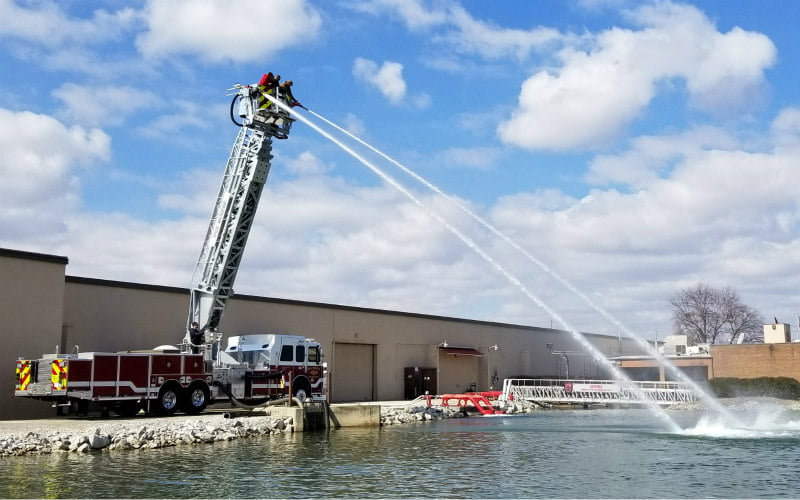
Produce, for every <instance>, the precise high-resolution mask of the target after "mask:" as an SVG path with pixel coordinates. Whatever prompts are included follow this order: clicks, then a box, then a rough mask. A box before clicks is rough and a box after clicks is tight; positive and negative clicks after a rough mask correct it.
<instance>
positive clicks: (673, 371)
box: [308, 109, 738, 426]
mask: <svg viewBox="0 0 800 500" xmlns="http://www.w3.org/2000/svg"><path fill="white" fill-rule="evenodd" d="M308 112H309V113H311V114H312V115H314V116H315V117H317V118H318V119H320V120H322V121H323V122H325V123H327V124H328V125H330V126H332V127H334V128H335V129H337V130H339V131H340V132H342V133H344V134H346V135H347V136H348V137H350V138H352V139H353V140H355V141H357V142H358V143H360V144H361V145H363V146H365V147H366V148H368V149H370V150H371V151H373V152H374V153H376V154H378V155H380V156H381V157H383V158H384V159H385V160H387V161H389V162H390V163H392V164H393V165H395V166H396V167H398V168H399V169H401V170H402V171H403V172H405V173H406V174H408V175H410V176H411V177H413V178H414V179H415V180H417V181H418V182H420V183H421V184H423V185H424V186H425V187H427V188H428V189H430V190H431V191H433V192H435V193H437V194H438V195H440V196H442V197H443V198H445V199H446V200H447V201H449V202H450V203H452V204H453V205H454V206H456V207H457V208H458V209H460V210H461V211H463V212H464V213H465V214H467V215H469V216H470V217H471V218H472V219H474V220H475V221H476V222H478V223H479V224H480V225H481V226H483V227H484V228H486V229H487V230H489V231H490V232H491V233H493V234H494V235H495V236H497V237H499V238H500V239H502V240H503V241H505V242H506V243H507V244H508V245H510V246H511V247H512V248H514V249H515V250H517V251H518V252H520V253H521V254H522V255H523V256H524V257H525V258H527V259H528V260H530V261H531V262H533V263H534V264H536V265H537V266H539V267H540V268H541V269H542V270H544V271H545V272H546V273H547V274H549V275H550V276H551V277H553V278H554V279H555V280H556V281H558V282H560V283H561V284H562V285H564V286H565V287H566V288H567V289H568V290H570V291H571V292H573V293H574V294H575V295H577V296H578V297H580V298H581V299H582V300H583V301H584V302H585V303H586V304H588V305H589V306H590V307H591V308H593V309H594V310H595V311H597V312H599V313H600V314H601V315H602V316H603V317H604V318H606V319H607V320H608V321H609V322H611V323H612V324H614V325H615V326H616V327H617V328H619V329H620V331H621V332H624V333H625V334H626V336H628V337H629V338H632V339H634V340H635V341H636V343H637V345H639V346H640V347H641V348H642V349H643V350H644V351H645V352H647V353H648V354H649V355H650V356H652V357H653V358H654V359H655V360H656V361H657V362H658V363H659V364H660V365H661V366H662V367H664V368H665V369H666V370H667V372H668V373H669V374H670V375H672V377H673V378H675V379H677V380H680V381H682V382H683V383H685V384H687V385H688V386H689V387H691V389H692V391H693V392H694V393H695V394H698V395H700V396H701V397H702V398H703V399H704V401H706V404H708V405H709V406H710V407H711V409H713V410H714V411H715V412H716V413H717V414H718V415H719V416H720V417H721V418H722V419H723V420H724V421H726V422H728V423H729V424H730V425H734V426H735V425H737V424H738V422H737V420H738V419H737V418H736V417H735V416H734V415H733V414H731V413H730V412H729V411H727V410H726V409H725V407H724V406H722V405H721V404H720V403H719V401H718V400H717V399H716V398H715V397H714V396H713V395H712V394H711V393H709V392H708V391H706V390H705V389H704V388H703V387H701V386H700V385H699V384H697V383H696V382H695V381H694V380H692V379H691V378H690V377H689V376H688V375H686V373H684V372H683V371H681V370H679V369H678V368H677V367H676V366H675V365H674V363H672V362H670V361H669V360H668V359H667V358H665V357H664V356H662V355H661V353H660V352H658V350H657V349H655V348H654V347H653V346H652V345H651V344H650V343H649V342H648V341H647V340H646V339H644V338H643V337H642V336H640V335H638V334H635V333H634V332H632V331H631V330H629V329H628V328H627V327H625V325H623V324H622V322H621V321H619V320H618V319H617V318H616V317H614V316H613V315H612V314H611V313H609V312H608V311H606V310H605V309H604V308H602V307H601V306H600V305H598V304H597V303H596V302H594V301H593V300H591V299H590V298H589V297H588V296H587V295H586V294H584V293H583V292H582V291H581V290H579V289H578V288H577V287H575V286H574V285H573V284H572V283H570V282H569V281H568V280H567V279H566V278H564V277H562V276H561V275H559V274H558V273H557V272H556V271H555V270H553V269H552V268H551V267H550V266H548V265H547V264H545V263H544V262H542V261H540V260H539V259H537V258H536V257H534V256H533V255H532V254H531V253H530V252H528V251H527V250H525V249H524V248H522V247H521V246H520V245H518V244H517V243H516V242H515V241H513V240H512V239H511V238H510V237H508V236H507V235H506V234H504V233H503V232H501V231H500V230H499V229H497V228H496V227H495V226H493V225H492V224H491V223H489V222H488V221H486V220H485V219H484V218H483V217H481V216H479V215H478V214H476V213H475V212H473V211H472V210H470V209H469V208H467V207H466V206H464V205H463V204H462V203H461V202H459V201H458V200H457V199H456V198H454V197H452V196H450V195H448V194H447V193H445V192H444V191H442V190H441V189H440V188H439V187H437V186H436V185H435V184H433V183H431V182H429V181H428V180H426V179H425V178H424V177H422V176H420V175H418V174H417V173H415V172H414V171H413V170H411V169H409V168H408V167H406V166H405V165H403V164H401V163H399V162H398V161H397V160H395V159H394V158H392V157H390V156H388V155H387V154H385V153H384V152H382V151H380V150H379V149H377V148H375V147H373V146H372V145H371V144H369V143H367V142H365V141H363V140H362V139H360V138H359V137H356V136H355V135H353V134H352V133H350V132H349V131H348V130H346V129H344V128H342V127H340V126H339V125H337V124H336V123H334V122H332V121H330V120H328V119H327V118H325V117H323V116H322V115H320V114H318V113H316V112H314V111H312V110H310V109H309V110H308Z"/></svg>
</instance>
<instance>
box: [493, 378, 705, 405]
mask: <svg viewBox="0 0 800 500" xmlns="http://www.w3.org/2000/svg"><path fill="white" fill-rule="evenodd" d="M501 399H503V400H506V401H519V400H526V401H531V402H534V403H537V404H548V403H549V404H557V403H565V404H590V403H591V404H598V403H621V404H622V403H624V404H633V403H642V402H644V401H645V400H647V401H650V402H654V403H656V404H659V405H665V406H666V405H673V404H677V403H685V402H689V401H696V400H697V399H698V395H697V394H695V392H694V391H692V389H691V386H690V385H689V384H685V383H681V382H641V381H638V382H629V381H622V380H563V379H562V380H558V379H520V378H515V379H505V380H504V381H503V394H502V396H501Z"/></svg>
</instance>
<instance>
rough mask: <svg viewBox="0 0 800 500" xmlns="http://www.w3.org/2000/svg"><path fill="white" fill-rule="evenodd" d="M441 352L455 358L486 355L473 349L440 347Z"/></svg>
mask: <svg viewBox="0 0 800 500" xmlns="http://www.w3.org/2000/svg"><path fill="white" fill-rule="evenodd" d="M439 352H441V353H442V354H452V355H454V356H483V355H484V354H483V353H482V352H481V351H479V350H477V349H473V348H472V347H444V346H440V347H439Z"/></svg>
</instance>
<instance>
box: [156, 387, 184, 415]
mask: <svg viewBox="0 0 800 500" xmlns="http://www.w3.org/2000/svg"><path fill="white" fill-rule="evenodd" d="M180 392H181V388H180V386H179V385H178V384H176V383H169V382H168V383H166V384H164V385H162V386H161V390H160V391H158V399H157V400H155V401H153V412H154V413H155V414H157V415H165V416H166V415H172V414H173V413H175V412H176V411H178V405H179V402H180Z"/></svg>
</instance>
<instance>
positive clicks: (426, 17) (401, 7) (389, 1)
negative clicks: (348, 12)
mask: <svg viewBox="0 0 800 500" xmlns="http://www.w3.org/2000/svg"><path fill="white" fill-rule="evenodd" d="M347 5H348V6H349V7H350V8H352V9H354V10H357V11H360V12H368V13H370V14H373V15H378V14H381V13H384V12H388V13H389V14H391V15H394V16H396V17H398V18H399V19H400V20H401V21H402V22H404V23H405V24H406V26H407V27H408V28H409V29H410V30H414V31H418V30H423V29H427V28H430V27H433V26H437V25H440V24H442V23H445V22H446V21H447V18H448V14H447V9H445V8H442V7H440V6H439V5H436V6H433V5H426V2H425V1H424V0H354V1H351V2H349V3H347Z"/></svg>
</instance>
